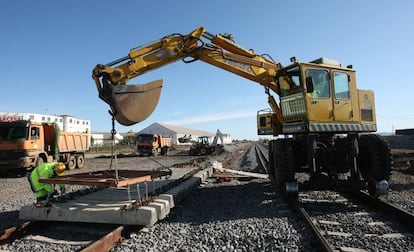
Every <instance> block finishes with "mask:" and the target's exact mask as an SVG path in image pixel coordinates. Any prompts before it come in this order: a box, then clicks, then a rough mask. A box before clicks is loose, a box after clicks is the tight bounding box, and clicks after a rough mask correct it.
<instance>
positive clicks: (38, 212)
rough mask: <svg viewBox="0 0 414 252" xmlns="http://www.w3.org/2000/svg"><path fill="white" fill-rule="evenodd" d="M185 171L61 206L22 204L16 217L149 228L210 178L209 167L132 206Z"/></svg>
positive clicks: (107, 189)
mask: <svg viewBox="0 0 414 252" xmlns="http://www.w3.org/2000/svg"><path fill="white" fill-rule="evenodd" d="M188 172H190V171H189V170H188V169H180V168H174V169H173V173H172V176H171V177H170V178H169V179H168V180H156V181H152V182H147V183H139V184H134V185H130V186H127V187H119V188H105V189H103V190H99V191H96V192H94V193H91V194H87V195H84V196H80V197H77V198H74V199H73V200H69V201H66V202H63V203H53V205H52V206H51V207H35V206H34V205H26V206H23V207H22V208H21V209H20V212H19V218H20V219H23V220H38V221H64V222H88V223H108V224H122V225H142V226H147V225H149V226H151V225H154V224H155V223H156V222H157V221H158V220H161V219H164V218H165V217H166V216H167V215H168V214H169V213H170V209H171V208H173V207H174V206H175V205H176V204H177V202H179V201H180V200H181V199H183V198H184V197H185V196H186V195H187V194H188V193H189V192H190V191H191V190H192V189H194V188H195V187H198V185H199V184H200V183H202V182H204V181H205V180H206V179H207V178H208V177H209V176H211V175H212V173H213V168H212V167H208V168H206V169H203V170H201V171H199V172H197V173H196V174H194V175H193V176H192V177H190V178H188V179H186V180H185V181H184V182H183V183H180V184H179V185H178V186H176V187H173V188H172V189H170V190H168V191H166V192H165V193H163V194H160V195H158V196H155V197H153V198H151V200H149V203H148V204H145V205H144V206H139V207H136V205H140V200H139V199H143V200H147V199H149V198H148V197H147V194H151V192H152V191H154V190H157V189H158V188H160V187H161V188H162V187H164V186H166V185H167V184H168V183H172V182H173V181H175V180H177V179H180V178H182V177H183V176H185V175H186V174H188Z"/></svg>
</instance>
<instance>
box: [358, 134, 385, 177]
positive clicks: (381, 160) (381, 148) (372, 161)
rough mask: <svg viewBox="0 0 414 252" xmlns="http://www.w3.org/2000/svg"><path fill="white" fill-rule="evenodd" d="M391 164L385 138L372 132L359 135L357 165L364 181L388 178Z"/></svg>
mask: <svg viewBox="0 0 414 252" xmlns="http://www.w3.org/2000/svg"><path fill="white" fill-rule="evenodd" d="M392 165H393V159H392V155H391V150H390V146H389V144H388V142H387V140H385V139H384V138H383V137H381V136H379V135H374V134H369V135H361V136H360V137H359V158H358V167H359V170H360V172H361V176H362V178H363V179H364V180H365V181H367V182H370V181H372V180H375V181H381V180H389V178H390V176H391V170H392Z"/></svg>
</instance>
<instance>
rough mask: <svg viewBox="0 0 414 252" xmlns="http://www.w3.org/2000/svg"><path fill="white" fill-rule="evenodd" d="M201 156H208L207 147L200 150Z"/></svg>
mask: <svg viewBox="0 0 414 252" xmlns="http://www.w3.org/2000/svg"><path fill="white" fill-rule="evenodd" d="M200 154H201V155H203V156H204V155H206V154H207V148H206V147H202V148H201V149H200Z"/></svg>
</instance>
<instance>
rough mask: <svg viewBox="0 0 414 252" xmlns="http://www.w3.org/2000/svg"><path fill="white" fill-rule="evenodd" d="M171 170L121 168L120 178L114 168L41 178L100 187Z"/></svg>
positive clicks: (129, 183) (132, 182)
mask: <svg viewBox="0 0 414 252" xmlns="http://www.w3.org/2000/svg"><path fill="white" fill-rule="evenodd" d="M170 174H171V172H170V171H132V170H119V171H118V180H117V179H116V173H115V171H114V170H105V171H96V172H88V173H79V174H71V175H64V176H56V177H51V178H42V179H39V182H41V183H49V184H69V185H87V186H100V187H123V186H127V185H131V184H137V183H141V182H145V181H151V179H152V178H154V177H161V176H168V175H170Z"/></svg>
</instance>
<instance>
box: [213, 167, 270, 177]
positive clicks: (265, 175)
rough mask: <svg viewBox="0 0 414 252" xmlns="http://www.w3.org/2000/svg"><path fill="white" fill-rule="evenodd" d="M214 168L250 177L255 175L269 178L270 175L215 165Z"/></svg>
mask: <svg viewBox="0 0 414 252" xmlns="http://www.w3.org/2000/svg"><path fill="white" fill-rule="evenodd" d="M214 169H215V170H217V171H220V172H229V173H234V174H238V175H241V176H248V177H254V178H268V177H269V175H268V174H261V173H253V172H244V171H236V170H230V169H225V168H221V167H214Z"/></svg>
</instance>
